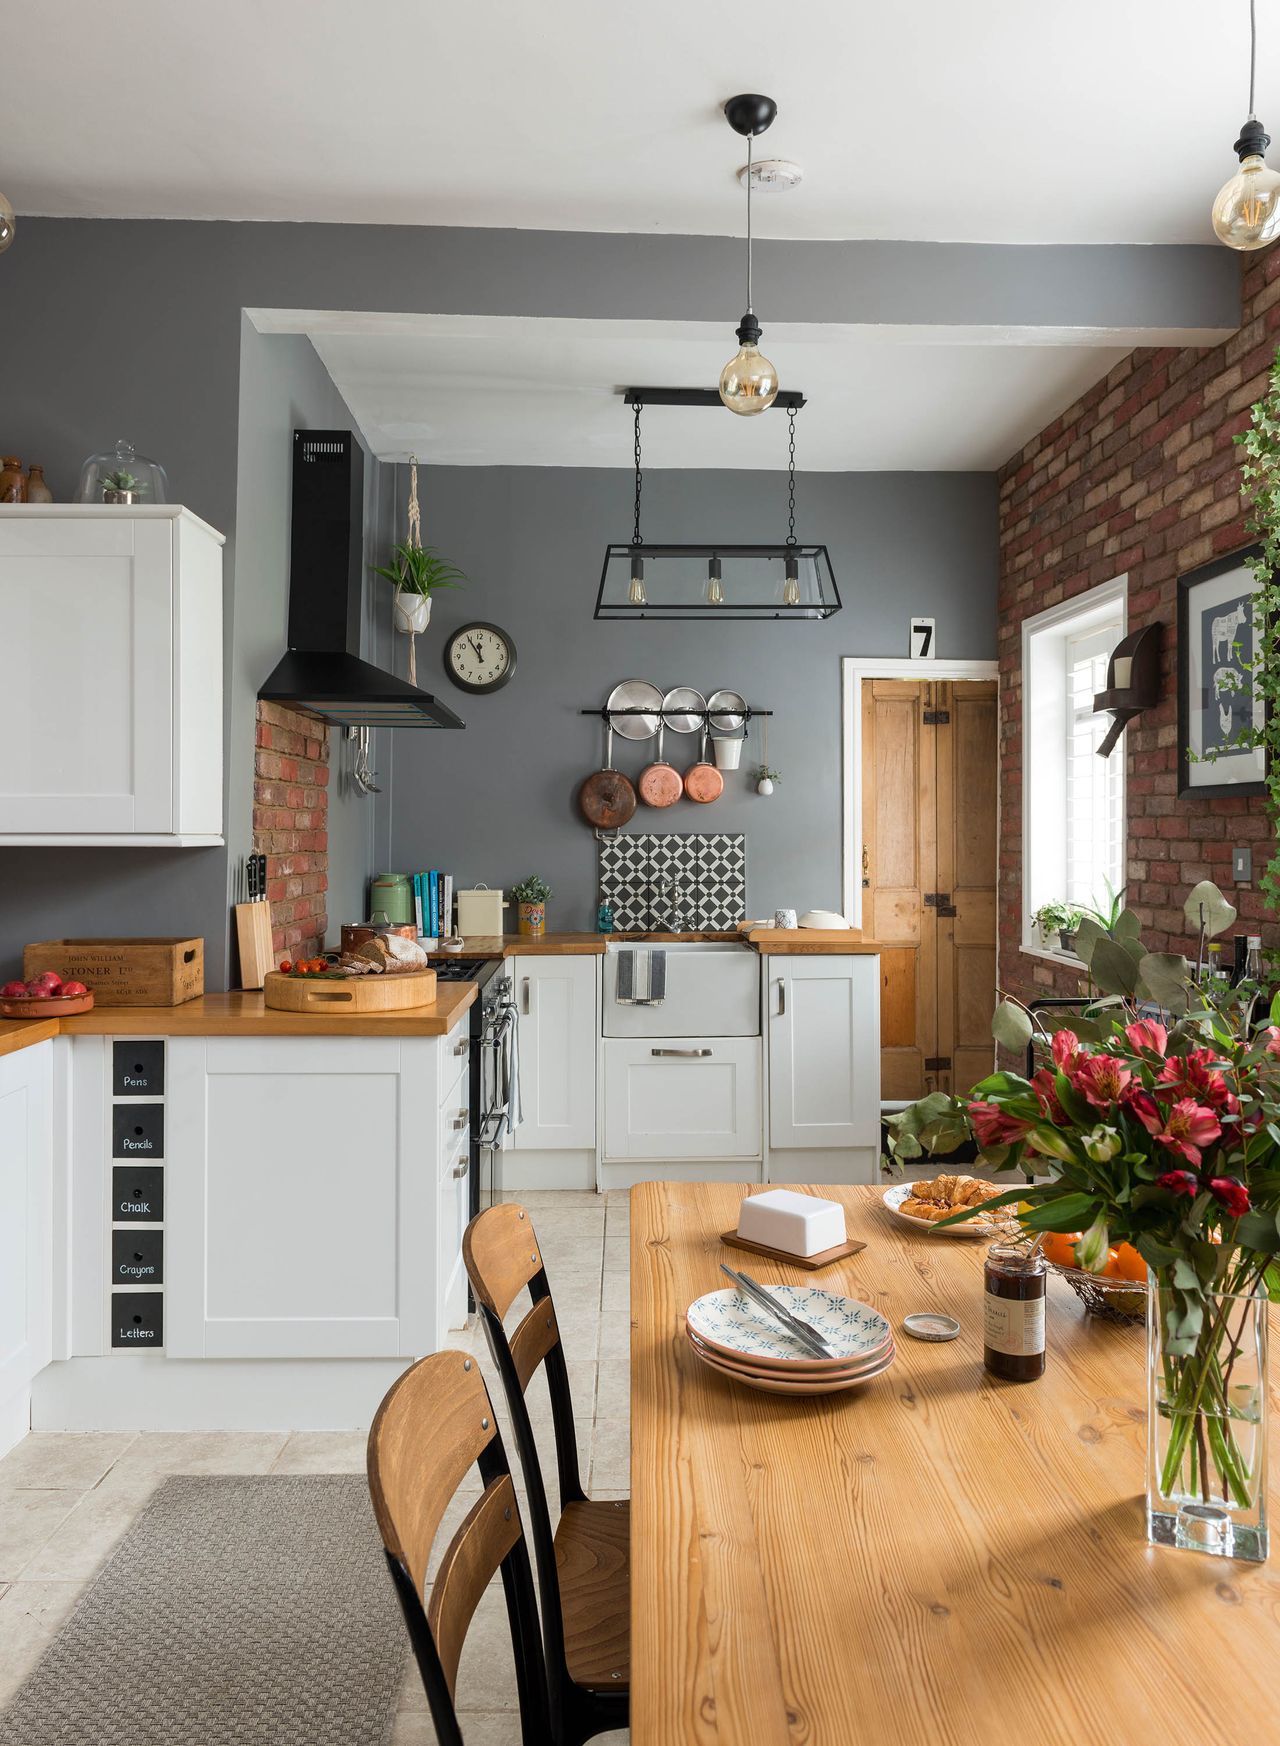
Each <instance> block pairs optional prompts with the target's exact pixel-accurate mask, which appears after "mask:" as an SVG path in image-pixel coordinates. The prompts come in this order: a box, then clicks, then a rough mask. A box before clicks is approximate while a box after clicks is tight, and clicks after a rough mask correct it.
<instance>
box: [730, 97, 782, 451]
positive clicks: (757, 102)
mask: <svg viewBox="0 0 1280 1746" xmlns="http://www.w3.org/2000/svg"><path fill="white" fill-rule="evenodd" d="M724 113H725V119H726V120H727V121H728V123H729V126H730V127H731V128H732V129H733V131H734V132H735V133H740V134H742V135H743V136H744V137H745V139H746V142H747V313H746V314H745V315H744V316H743V318H742V320H741V322H740V323H739V324H738V348H739V349H738V351H737V352H736V353H735V354H734V356H733V357H731V358H730V359H729V362H728V363H727V364H726V365H725V367H724V369H723V370H721V372H720V399H721V401H722V402H723V403H724V405H725V406H727V407H728V408H729V411H730V412H736V413H739V414H741V415H742V416H743V417H750V416H751V414H753V413H756V412H764V411H765V410H766V409H767V408H768V407H770V406H772V405H773V403H774V401H775V400H776V399H777V397H778V372H777V371H776V370H775V369H774V367H773V365H772V364H771V363H770V362H769V360H768V358H766V357H765V356H764V355H763V353H762V352H761V350H760V334H761V331H762V330H761V327H760V323H759V322H758V321H757V320H756V317H755V311H754V309H753V307H752V300H751V184H752V182H753V180H754V178H753V176H752V173H751V171H752V161H751V142H752V140H753V139H754V138H755V136H756V135H757V134H761V133H764V132H765V130H766V129H767V128H768V127H769V126H770V125H771V124H772V121H773V118H774V116H775V115H776V114H777V113H778V105H777V104H776V103H775V102H774V100H773V98H772V97H761V96H760V95H759V94H758V93H756V92H751V91H748V92H744V93H743V94H742V95H741V96H738V97H730V99H729V101H728V102H727V103H726V104H725V106H724Z"/></svg>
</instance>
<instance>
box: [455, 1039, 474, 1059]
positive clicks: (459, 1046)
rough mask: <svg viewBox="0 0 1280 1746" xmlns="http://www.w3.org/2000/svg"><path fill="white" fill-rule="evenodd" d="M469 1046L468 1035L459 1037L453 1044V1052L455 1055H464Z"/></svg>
mask: <svg viewBox="0 0 1280 1746" xmlns="http://www.w3.org/2000/svg"><path fill="white" fill-rule="evenodd" d="M470 1047H471V1038H470V1037H459V1039H458V1041H457V1042H456V1043H455V1044H454V1045H453V1052H454V1054H455V1055H465V1054H466V1053H467V1051H468V1050H469V1049H470Z"/></svg>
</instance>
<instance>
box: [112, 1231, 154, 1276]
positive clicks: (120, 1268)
mask: <svg viewBox="0 0 1280 1746" xmlns="http://www.w3.org/2000/svg"><path fill="white" fill-rule="evenodd" d="M163 1282H164V1232H163V1231H112V1233H111V1283H112V1285H161V1284H163Z"/></svg>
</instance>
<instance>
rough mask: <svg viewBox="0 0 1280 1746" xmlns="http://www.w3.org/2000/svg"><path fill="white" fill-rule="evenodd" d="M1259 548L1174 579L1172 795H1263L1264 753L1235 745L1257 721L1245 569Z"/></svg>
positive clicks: (1249, 574) (1251, 582)
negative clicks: (1175, 646)
mask: <svg viewBox="0 0 1280 1746" xmlns="http://www.w3.org/2000/svg"><path fill="white" fill-rule="evenodd" d="M1259 552H1260V548H1259V547H1257V546H1251V547H1249V548H1248V549H1247V550H1246V551H1243V552H1233V553H1232V554H1231V555H1230V556H1229V557H1226V558H1217V559H1215V560H1214V562H1213V563H1212V564H1205V565H1204V566H1203V567H1202V568H1201V569H1199V570H1192V571H1191V572H1189V574H1187V575H1186V576H1179V578H1178V794H1179V797H1180V798H1184V797H1186V796H1188V795H1193V794H1196V795H1203V796H1205V797H1211V796H1214V795H1221V794H1265V793H1266V786H1265V784H1266V774H1267V764H1266V751H1265V749H1264V748H1263V747H1262V746H1242V745H1241V744H1240V738H1241V735H1242V734H1243V733H1244V732H1245V731H1246V730H1247V729H1249V728H1251V727H1252V728H1261V727H1262V725H1263V719H1264V714H1263V703H1262V699H1261V697H1260V696H1259V695H1258V694H1257V692H1256V690H1255V687H1254V683H1253V659H1254V648H1255V634H1256V633H1255V627H1254V622H1253V596H1254V594H1255V593H1256V592H1257V588H1258V584H1257V581H1256V579H1255V577H1254V574H1253V571H1252V570H1250V569H1249V567H1248V563H1249V559H1250V558H1254V557H1257V556H1258V555H1259Z"/></svg>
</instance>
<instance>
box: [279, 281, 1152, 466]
mask: <svg viewBox="0 0 1280 1746" xmlns="http://www.w3.org/2000/svg"><path fill="white" fill-rule="evenodd" d="M251 313H252V314H253V317H254V319H255V320H256V321H257V323H258V325H259V326H260V327H262V328H264V329H265V330H268V331H271V330H275V331H285V330H291V331H299V330H300V331H304V332H308V333H309V334H310V335H311V339H312V342H313V344H314V345H315V347H316V350H317V351H318V352H319V354H320V357H321V358H322V360H323V361H324V364H325V366H326V368H327V369H328V371H329V373H330V375H331V376H332V377H333V379H334V382H335V383H336V384H337V387H338V388H339V390H340V391H341V393H342V395H343V397H344V399H345V400H346V402H347V405H348V406H349V407H350V408H351V411H352V413H353V414H354V415H355V418H356V421H357V423H358V424H359V426H360V428H361V430H362V431H363V432H364V434H365V436H366V438H367V439H368V441H369V443H370V444H371V445H372V447H373V449H374V451H375V452H376V453H377V454H378V455H380V456H381V457H382V458H383V459H388V460H389V459H396V460H403V459H407V457H408V456H409V454H410V453H411V452H412V453H416V454H417V456H418V458H419V459H420V460H423V461H429V462H434V463H436V464H446V465H454V466H544V467H546V466H550V467H625V466H630V464H631V448H632V420H631V413H630V410H629V409H628V408H627V407H626V406H625V404H624V403H623V401H622V399H621V396H620V394H619V390H620V389H621V388H624V387H626V386H628V385H631V384H635V385H637V386H642V387H643V386H653V385H661V386H663V387H676V386H697V387H713V386H714V385H715V381H716V378H717V377H718V375H719V373H720V367H721V365H722V364H723V363H724V362H725V361H726V360H727V359H728V357H729V356H730V355H731V354H732V352H733V351H735V350H736V349H737V340H736V339H735V337H734V335H733V331H732V324H731V323H730V322H728V321H726V322H724V323H722V324H721V325H719V326H716V325H714V324H711V323H704V322H633V321H579V320H537V319H530V318H524V317H490V316H449V315H422V316H377V315H354V314H352V315H348V314H337V315H325V314H321V313H311V314H308V313H305V312H281V311H270V312H263V311H253V312H251ZM918 333H919V330H910V329H892V328H882V327H881V328H874V329H867V328H851V327H819V326H805V325H789V324H786V323H782V322H779V323H775V324H773V325H772V326H771V327H770V328H769V330H768V333H767V335H766V340H765V350H766V352H767V354H768V355H769V357H770V358H772V360H773V362H774V363H775V365H777V367H778V370H779V374H780V377H781V379H782V381H783V383H784V385H786V386H787V387H796V388H800V389H802V390H804V391H805V392H806V393H807V394H808V395H809V396H810V402H809V404H808V405H807V406H806V407H805V408H804V410H803V411H802V412H801V414H800V416H799V420H798V425H797V450H798V459H799V465H800V467H801V468H802V470H804V471H805V472H823V471H831V472H846V471H864V470H866V471H894V470H898V469H906V470H910V471H932V470H935V469H936V470H944V471H954V470H962V469H966V468H976V469H979V470H984V471H986V470H990V469H991V468H994V467H997V466H999V465H1000V464H1001V463H1002V462H1004V461H1006V460H1007V459H1008V458H1009V456H1010V455H1011V454H1013V453H1014V452H1015V450H1017V449H1018V448H1020V447H1021V446H1022V444H1023V443H1024V442H1025V441H1026V440H1027V438H1028V437H1030V436H1031V435H1032V434H1033V433H1034V432H1035V431H1037V430H1039V429H1040V428H1041V427H1042V426H1043V425H1045V424H1047V423H1048V422H1049V420H1050V419H1051V418H1053V417H1054V416H1055V415H1056V414H1057V413H1059V412H1060V411H1061V410H1062V408H1063V407H1064V406H1066V405H1068V404H1070V402H1071V401H1072V400H1073V399H1075V397H1076V396H1077V395H1078V394H1080V393H1082V392H1083V391H1084V389H1086V388H1087V387H1089V386H1090V384H1091V383H1093V382H1096V381H1097V380H1098V378H1099V377H1100V376H1102V375H1104V374H1105V373H1106V371H1107V370H1109V369H1110V368H1111V366H1112V364H1113V363H1115V362H1117V361H1118V360H1119V359H1120V358H1121V357H1123V356H1124V354H1125V352H1126V351H1127V350H1128V349H1129V347H1128V346H1125V345H1116V344H1106V343H1103V342H1102V341H1101V340H1098V341H1096V342H1094V343H1079V342H1078V343H1075V344H1064V345H1045V344H1019V343H1002V344H993V343H991V341H992V340H993V339H995V338H997V337H1004V338H1007V336H995V335H993V334H992V333H991V332H990V330H983V337H982V338H977V337H975V334H974V333H972V332H971V333H969V334H967V335H963V336H961V335H952V336H949V337H947V338H939V339H937V340H936V341H935V342H934V343H925V344H921V343H920V342H919V339H918V337H914V336H915V335H918ZM1130 344H1132V341H1131V342H1130ZM642 427H643V438H644V454H645V465H646V467H785V465H786V460H787V421H786V418H785V417H784V416H783V415H782V414H781V413H779V412H777V411H771V412H766V413H763V414H761V415H760V416H759V417H755V418H735V417H734V416H733V415H732V414H731V413H728V412H724V411H721V410H719V409H712V410H707V411H703V410H701V409H687V408H676V407H652V408H650V409H649V410H647V411H646V412H645V413H644V415H643V420H642Z"/></svg>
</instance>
